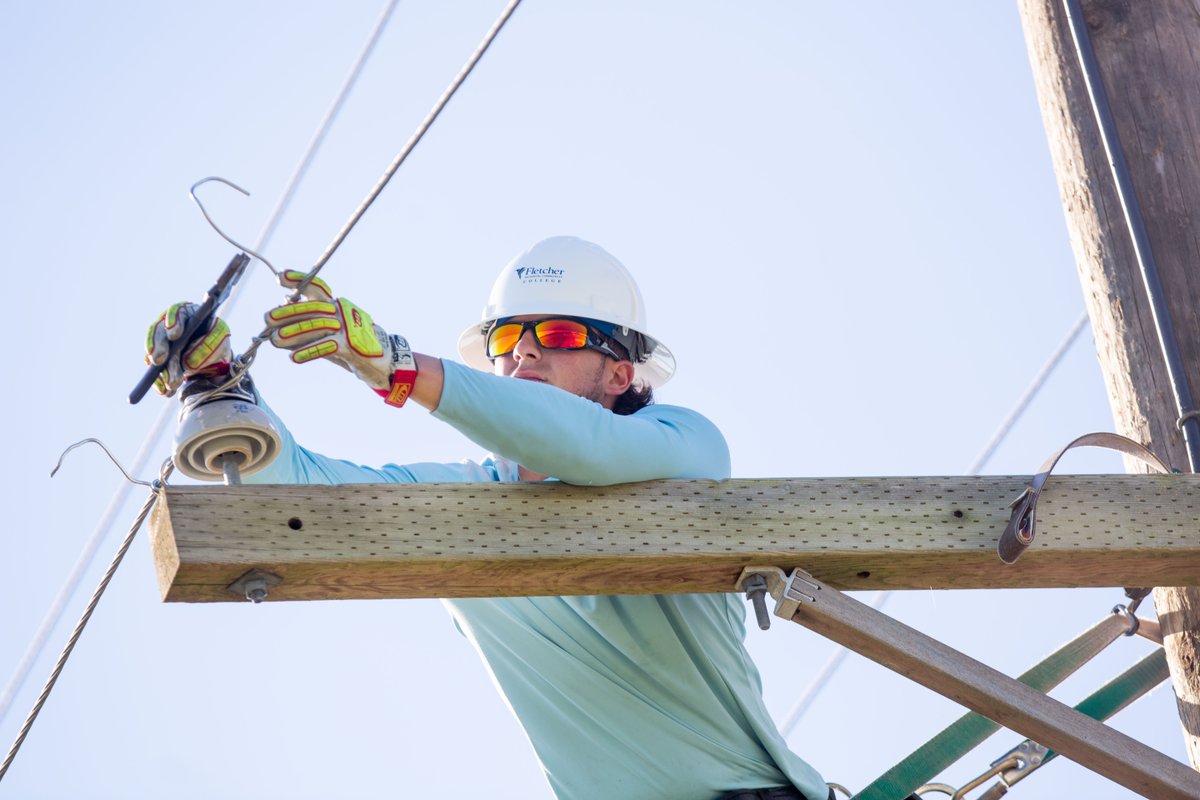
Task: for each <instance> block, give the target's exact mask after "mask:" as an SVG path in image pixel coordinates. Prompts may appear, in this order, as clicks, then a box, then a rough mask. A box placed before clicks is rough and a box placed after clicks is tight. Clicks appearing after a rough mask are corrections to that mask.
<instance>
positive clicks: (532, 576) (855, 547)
mask: <svg viewBox="0 0 1200 800" xmlns="http://www.w3.org/2000/svg"><path fill="white" fill-rule="evenodd" d="M1024 488H1025V479H1024V478H1016V477H945V478H938V477H916V478H912V477H898V478H789V479H769V480H763V479H760V480H729V481H652V482H647V483H640V484H624V485H620V486H609V487H577V486H568V485H565V484H558V483H545V484H494V483H492V484H357V485H341V486H313V485H303V486H248V485H243V486H173V487H168V488H167V489H166V491H165V494H164V496H163V498H162V500H161V501H160V502H159V504H158V506H157V507H156V509H155V515H154V517H153V518H152V521H151V530H152V536H153V548H154V554H155V561H156V568H157V571H158V577H159V585H160V588H161V590H162V593H163V597H164V599H166V600H168V601H183V602H225V601H235V600H242V601H244V600H245V597H246V583H247V581H248V580H251V579H253V580H254V581H256V583H255V585H256V586H257V585H258V583H257V581H260V580H261V581H263V582H264V583H265V585H264V586H262V587H261V591H259V592H258V594H257V595H256V596H257V598H258V599H262V592H265V593H266V596H267V597H269V599H270V600H328V599H342V598H399V597H487V596H505V595H508V596H532V595H557V594H650V593H670V592H727V591H729V590H730V589H729V587H731V586H732V585H733V584H734V581H735V580H736V579H737V576H738V574H739V573H740V571H741V569H742V568H743V567H744V566H746V565H747V564H753V563H759V564H762V563H769V564H775V565H778V566H780V567H784V568H788V569H790V568H793V567H798V566H803V567H804V568H805V569H806V570H809V571H811V572H812V573H813V574H814V575H817V576H818V577H819V578H820V579H821V580H822V581H824V582H826V583H827V584H828V585H830V586H834V587H836V588H839V589H846V590H868V589H929V588H935V589H969V588H1018V587H1043V588H1051V587H1082V586H1184V585H1197V584H1198V583H1200V536H1197V535H1196V534H1197V530H1200V491H1198V490H1200V476H1196V475H1116V476H1113V475H1090V476H1055V477H1054V478H1052V479H1051V480H1050V482H1049V483H1048V484H1047V485H1046V488H1045V490H1044V491H1043V494H1042V499H1041V502H1040V503H1039V505H1038V507H1037V515H1038V519H1037V525H1038V537H1037V540H1036V541H1035V542H1034V544H1033V545H1032V546H1031V547H1030V548H1029V550H1028V551H1027V552H1026V553H1025V554H1024V555H1023V556H1022V557H1021V559H1020V560H1019V561H1018V562H1017V563H1015V564H1012V565H1005V564H1002V563H1001V562H1000V560H999V558H998V557H997V554H996V546H997V542H998V540H999V537H1000V534H1001V532H1002V531H1003V530H1004V527H1005V524H1006V523H1007V521H1008V517H1009V509H1008V504H1009V503H1010V502H1011V501H1012V500H1013V498H1015V497H1016V496H1017V495H1019V494H1020V493H1021V492H1022V490H1023V489H1024ZM255 569H257V570H258V572H256V573H254V575H253V576H251V577H250V578H247V579H246V580H242V581H241V582H240V583H238V581H239V579H242V578H244V577H245V576H247V573H249V572H250V571H251V570H255ZM231 586H232V587H234V588H233V590H231V589H230V587H231Z"/></svg>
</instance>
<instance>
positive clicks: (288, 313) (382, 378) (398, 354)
mask: <svg viewBox="0 0 1200 800" xmlns="http://www.w3.org/2000/svg"><path fill="white" fill-rule="evenodd" d="M302 280H304V273H303V272H298V271H295V270H287V271H285V272H283V273H282V274H281V275H280V276H279V283H280V284H281V285H283V286H284V287H285V288H289V289H295V288H296V287H297V286H299V285H300V282H301V281H302ZM302 296H303V297H304V300H303V301H301V302H298V303H291V304H288V305H282V306H279V307H278V308H273V309H271V310H270V311H268V312H267V314H266V320H267V325H268V326H269V327H270V328H271V344H273V345H275V346H276V347H281V348H283V349H285V350H291V351H292V361H295V362H296V363H297V364H303V363H305V362H308V361H313V360H315V359H318V358H324V359H327V360H329V361H332V362H333V363H335V364H337V365H338V366H340V367H343V368H345V369H348V370H349V371H350V372H352V373H354V374H355V375H356V376H357V377H358V378H359V379H360V380H362V381H364V382H365V383H367V384H368V385H369V386H370V387H371V388H372V389H374V390H375V391H376V392H378V393H380V394H382V395H384V396H385V398H388V402H389V403H391V404H392V405H402V404H403V402H404V399H406V398H407V397H408V392H410V391H411V390H412V383H413V381H414V380H415V378H416V372H415V370H416V367H415V365H414V362H413V357H412V352H411V351H410V350H409V348H408V342H407V341H405V339H404V337H402V336H388V334H387V331H385V330H384V329H383V328H381V327H380V326H378V325H376V324H375V322H374V320H372V319H371V315H370V314H368V313H367V312H366V311H364V310H362V309H361V308H359V307H358V306H356V305H355V304H354V303H352V302H350V301H349V300H347V299H345V298H344V297H339V298H335V297H334V296H333V292H332V291H331V290H330V288H329V285H328V284H326V283H325V281H323V280H321V279H320V278H314V279H313V281H312V283H310V284H309V285H308V286H307V288H305V290H304V292H303V293H302ZM394 375H400V376H402V377H406V382H407V389H403V390H402V391H403V397H396V398H391V397H390V395H389V392H390V391H391V390H392V389H393V381H392V379H393V376H394ZM396 400H398V402H396Z"/></svg>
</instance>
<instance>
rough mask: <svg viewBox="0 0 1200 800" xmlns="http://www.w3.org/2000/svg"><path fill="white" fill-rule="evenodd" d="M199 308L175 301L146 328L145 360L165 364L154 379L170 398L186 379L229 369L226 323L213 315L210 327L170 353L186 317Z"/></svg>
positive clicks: (162, 391)
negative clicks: (187, 344) (183, 346)
mask: <svg viewBox="0 0 1200 800" xmlns="http://www.w3.org/2000/svg"><path fill="white" fill-rule="evenodd" d="M199 308H200V306H198V305H197V304H195V303H176V304H175V305H173V306H171V307H170V308H168V309H167V310H166V311H164V312H163V313H162V314H161V315H160V316H159V317H158V319H156V320H155V321H154V322H153V323H152V324H151V325H150V329H149V330H148V331H146V363H147V364H150V365H154V366H162V365H163V364H165V365H166V367H165V368H164V369H163V371H162V373H161V374H160V375H159V376H158V380H156V381H155V382H154V388H155V389H156V390H157V391H158V393H159V394H161V395H163V396H165V397H170V396H171V395H173V394H175V392H176V390H177V389H179V387H180V386H182V385H183V383H184V382H185V381H189V380H191V379H192V378H199V377H205V378H214V377H221V376H224V375H225V374H226V373H228V372H229V362H230V361H231V360H232V358H233V351H232V350H231V348H230V344H229V326H228V325H227V324H226V323H225V320H223V319H221V318H220V317H214V318H213V321H212V324H211V325H210V326H209V329H208V330H207V331H206V332H205V333H204V334H202V335H201V336H199V337H197V338H196V339H195V340H194V341H193V342H192V344H191V345H190V346H189V347H187V348H186V349H184V350H183V351H182V352H179V353H177V354H176V355H175V356H174V357H172V356H171V345H172V344H173V343H174V342H175V341H176V340H178V339H179V337H180V336H182V335H183V329H184V328H185V327H187V324H188V320H190V319H191V318H192V315H194V314H195V313H196V311H197V310H198V309H199Z"/></svg>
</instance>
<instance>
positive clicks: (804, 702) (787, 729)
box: [779, 311, 1088, 739]
mask: <svg viewBox="0 0 1200 800" xmlns="http://www.w3.org/2000/svg"><path fill="white" fill-rule="evenodd" d="M1087 319H1088V316H1087V312H1086V311H1085V312H1083V314H1081V315H1080V317H1079V319H1077V320H1075V322H1074V323H1073V324H1072V325H1071V328H1070V330H1069V331H1067V335H1066V336H1065V337H1063V340H1062V341H1061V342H1060V343H1059V345H1058V347H1057V348H1055V350H1054V352H1053V353H1052V354H1051V355H1050V358H1048V359H1047V360H1046V363H1045V364H1043V365H1042V368H1041V369H1040V370H1039V371H1038V374H1037V375H1036V376H1035V377H1034V379H1033V381H1032V382H1031V383H1030V385H1029V388H1028V389H1026V390H1025V393H1024V394H1022V395H1021V398H1020V399H1019V400H1017V403H1016V405H1015V406H1014V407H1013V410H1012V412H1010V413H1009V415H1008V417H1006V418H1005V420H1004V421H1003V422H1002V423H1000V427H999V428H998V429H997V430H996V433H995V434H994V435H993V436H992V439H991V441H989V442H988V443H987V445H986V446H985V447H984V448H983V451H982V452H981V453H980V454H979V455H978V456H977V457H976V458H975V463H973V464H972V465H971V468H970V470H969V471H968V472H967V474H968V475H978V474H979V472H980V471H981V470H982V469H983V465H984V464H986V463H987V461H988V459H990V458H991V457H992V454H993V453H995V452H996V448H998V447H999V446H1000V444H1001V443H1002V442H1003V441H1004V439H1005V438H1007V436H1008V434H1009V433H1010V432H1011V431H1012V429H1013V426H1015V425H1016V424H1017V420H1019V419H1020V418H1021V415H1022V414H1024V413H1025V410H1026V409H1027V408H1028V407H1029V404H1030V402H1032V400H1033V398H1034V397H1035V396H1036V395H1037V393H1038V392H1039V391H1040V390H1041V388H1042V386H1044V385H1045V383H1046V381H1047V380H1048V379H1049V378H1050V375H1051V374H1052V373H1053V372H1054V370H1055V369H1056V368H1057V367H1058V365H1059V364H1060V363H1061V362H1062V359H1063V356H1065V355H1066V353H1067V351H1068V350H1069V349H1070V348H1071V345H1073V344H1074V343H1075V340H1076V339H1077V338H1079V334H1080V332H1082V331H1083V327H1084V325H1085V323H1086V322H1087ZM891 596H892V593H891V592H879V593H878V595H877V596H876V597H875V599H874V601H872V603H871V607H872V608H874V609H875V610H876V611H879V610H880V609H882V608H883V606H884V605H885V604H886V603H887V601H888V599H889V598H890V597H891ZM849 652H850V651H849V650H847V649H846V648H845V647H842V646H841V645H838V646H837V649H835V650H834V652H833V654H832V655H830V656H829V658H828V660H826V662H825V665H824V666H823V667H822V668H821V671H820V672H818V673H817V676H816V677H815V678H813V680H812V681H811V682H810V683H809V684H808V688H806V689H805V690H804V692H803V693H801V695H800V698H799V699H798V700H797V701H796V702H795V704H794V705H793V706H792V708H791V710H790V711H789V712H788V714H787V716H786V717H784V719H783V722H782V723H780V726H779V730H780V732H781V733H782V734H783V737H784V738H785V739H786V738H787V737H788V736H789V735H791V733H792V731H793V730H795V729H796V726H797V725H798V724H799V723H800V720H801V718H802V717H803V716H804V714H805V713H806V712H807V711H808V709H809V707H811V706H812V704H813V702H815V701H816V699H817V697H818V696H819V695H820V694H821V692H822V691H824V689H825V686H826V685H827V684H828V683H829V681H830V680H831V679H832V678H833V676H834V674H835V673H837V671H838V669H840V668H841V666H842V662H843V661H845V660H846V656H847V655H848V654H849Z"/></svg>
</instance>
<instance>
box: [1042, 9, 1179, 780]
mask: <svg viewBox="0 0 1200 800" xmlns="http://www.w3.org/2000/svg"><path fill="white" fill-rule="evenodd" d="M1018 6H1019V8H1020V13H1021V18H1022V23H1023V25H1024V28H1025V38H1026V42H1027V45H1028V48H1029V56H1030V61H1031V63H1032V66H1033V74H1034V79H1035V83H1036V84H1037V92H1038V98H1039V101H1040V103H1041V109H1042V117H1043V121H1044V123H1045V126H1046V132H1047V136H1048V138H1049V142H1050V150H1051V154H1052V157H1053V160H1054V169H1055V173H1056V174H1057V176H1058V183H1059V190H1060V193H1061V197H1062V201H1063V207H1064V210H1065V212H1066V217H1067V227H1068V229H1069V231H1070V237H1071V244H1072V247H1073V249H1074V253H1075V260H1076V264H1077V266H1078V269H1079V277H1080V281H1081V283H1082V285H1083V292H1084V296H1085V299H1086V302H1087V307H1088V314H1089V315H1090V317H1091V322H1092V330H1093V332H1094V334H1095V338H1096V349H1097V353H1098V356H1099V359H1100V363H1101V367H1102V368H1103V371H1104V378H1105V382H1106V385H1107V388H1108V394H1109V401H1110V403H1111V405H1112V409H1113V418H1114V421H1115V425H1116V430H1117V432H1119V433H1122V434H1124V435H1126V436H1129V437H1131V438H1133V439H1136V440H1138V441H1141V442H1142V443H1144V444H1147V445H1149V447H1150V449H1151V450H1153V451H1154V452H1155V453H1156V454H1158V456H1159V457H1160V458H1162V459H1163V460H1164V461H1166V462H1167V463H1168V464H1170V465H1171V466H1172V467H1175V468H1177V469H1180V470H1182V471H1185V472H1186V471H1189V460H1188V455H1187V450H1186V446H1185V440H1184V437H1183V435H1182V433H1181V430H1180V427H1179V425H1178V424H1177V422H1178V420H1179V416H1180V415H1179V409H1178V408H1177V406H1176V402H1175V396H1174V394H1173V392H1172V385H1171V382H1170V380H1169V377H1168V370H1167V366H1166V361H1165V360H1164V357H1163V349H1162V346H1161V345H1160V342H1159V338H1158V334H1157V332H1156V327H1155V323H1154V319H1153V316H1152V311H1151V306H1150V303H1149V301H1148V296H1147V292H1146V288H1145V284H1144V281H1143V278H1142V273H1141V270H1140V269H1139V264H1138V259H1137V257H1136V252H1135V249H1134V245H1133V241H1134V238H1133V236H1131V233H1130V227H1129V225H1128V224H1127V221H1126V216H1125V214H1124V213H1123V210H1122V204H1121V197H1120V196H1119V194H1118V192H1117V189H1116V184H1115V182H1114V178H1113V170H1112V168H1111V165H1110V162H1109V157H1108V155H1107V154H1106V151H1105V148H1104V144H1103V142H1102V139H1101V135H1100V128H1099V126H1098V124H1097V121H1096V115H1095V112H1094V111H1093V106H1092V101H1091V99H1090V98H1089V95H1088V90H1087V86H1086V84H1085V81H1084V74H1083V72H1082V70H1081V68H1080V60H1079V56H1078V53H1077V49H1076V40H1075V38H1073V36H1072V32H1071V30H1070V27H1069V25H1068V12H1067V10H1066V8H1065V5H1064V2H1063V0H1018ZM1082 11H1083V19H1084V20H1086V27H1087V30H1088V32H1090V38H1091V43H1092V49H1093V51H1094V53H1095V57H1096V62H1097V65H1098V67H1099V74H1100V76H1101V78H1102V81H1103V87H1104V90H1105V91H1106V93H1107V98H1108V103H1109V105H1110V107H1111V109H1112V117H1113V119H1114V121H1115V127H1116V130H1117V131H1118V132H1119V140H1120V145H1119V146H1120V147H1121V148H1122V150H1123V153H1124V159H1125V160H1126V161H1127V163H1128V167H1129V170H1128V172H1129V178H1130V183H1131V185H1132V187H1133V194H1134V195H1135V196H1136V202H1137V203H1138V204H1139V205H1140V207H1141V212H1142V218H1143V220H1144V224H1145V233H1146V236H1145V239H1146V241H1148V243H1149V249H1150V251H1151V252H1152V254H1153V259H1154V261H1156V262H1157V269H1158V274H1159V279H1160V281H1161V284H1162V287H1163V289H1164V292H1163V296H1164V297H1165V300H1166V307H1167V310H1168V312H1169V316H1170V318H1171V320H1172V322H1173V326H1174V330H1175V334H1176V336H1175V338H1176V339H1177V347H1178V348H1179V351H1180V358H1179V361H1178V362H1177V363H1179V364H1181V365H1182V367H1183V369H1182V372H1183V373H1184V374H1185V375H1186V378H1187V380H1188V382H1189V383H1190V385H1191V387H1192V392H1193V394H1195V393H1196V392H1197V391H1200V319H1198V310H1200V139H1198V138H1197V137H1200V44H1198V43H1200V9H1198V8H1197V6H1196V4H1195V2H1193V0H1104V1H1101V0H1086V1H1085V2H1083V3H1082ZM1127 199H1128V198H1127ZM1144 260H1145V259H1143V262H1144ZM1029 291H1032V292H1036V291H1037V287H1036V286H1030V287H1029ZM1127 467H1129V468H1135V469H1140V467H1135V466H1134V464H1133V463H1132V462H1128V463H1127ZM1179 535H1180V536H1181V537H1196V536H1200V532H1198V531H1195V530H1181V531H1179ZM1154 602H1155V606H1156V608H1157V611H1158V616H1159V619H1160V621H1161V623H1162V632H1163V636H1164V646H1165V648H1166V653H1167V659H1168V663H1169V665H1170V669H1171V677H1172V682H1173V684H1174V687H1175V695H1176V700H1177V702H1178V706H1179V714H1180V720H1181V722H1182V724H1183V734H1184V738H1185V742H1186V747H1187V750H1188V755H1189V757H1190V759H1191V762H1192V766H1193V767H1194V768H1196V769H1200V589H1196V588H1170V587H1166V588H1158V589H1156V590H1155V592H1154Z"/></svg>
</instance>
